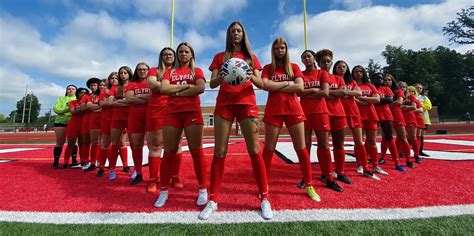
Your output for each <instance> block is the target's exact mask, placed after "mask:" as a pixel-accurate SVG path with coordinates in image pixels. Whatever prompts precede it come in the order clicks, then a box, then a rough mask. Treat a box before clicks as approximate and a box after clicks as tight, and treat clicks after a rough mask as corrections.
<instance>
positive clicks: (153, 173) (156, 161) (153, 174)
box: [148, 156, 161, 180]
mask: <svg viewBox="0 0 474 236" xmlns="http://www.w3.org/2000/svg"><path fill="white" fill-rule="evenodd" d="M148 163H149V165H150V166H149V167H148V171H149V172H150V180H158V171H159V170H160V163H161V158H160V157H152V156H149V157H148Z"/></svg>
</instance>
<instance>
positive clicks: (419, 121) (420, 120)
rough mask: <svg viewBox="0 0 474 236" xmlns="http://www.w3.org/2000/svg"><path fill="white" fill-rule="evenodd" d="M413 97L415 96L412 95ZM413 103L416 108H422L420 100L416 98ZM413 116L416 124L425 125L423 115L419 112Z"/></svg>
mask: <svg viewBox="0 0 474 236" xmlns="http://www.w3.org/2000/svg"><path fill="white" fill-rule="evenodd" d="M414 97H415V98H416V96H414ZM415 103H416V108H417V109H420V108H421V109H423V106H422V105H421V102H420V100H418V99H416V100H415ZM415 117H416V123H417V124H418V126H424V125H425V121H424V120H423V115H422V114H421V113H415ZM423 128H424V127H423Z"/></svg>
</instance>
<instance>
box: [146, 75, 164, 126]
mask: <svg viewBox="0 0 474 236" xmlns="http://www.w3.org/2000/svg"><path fill="white" fill-rule="evenodd" d="M148 76H155V77H157V78H158V71H157V68H156V67H155V68H151V69H150V70H149V71H148ZM168 97H169V96H168V95H167V94H163V93H160V92H156V91H154V90H152V91H151V96H150V98H149V99H148V114H149V117H150V118H157V117H160V116H159V114H160V111H161V110H162V109H163V107H165V106H166V104H167V103H168Z"/></svg>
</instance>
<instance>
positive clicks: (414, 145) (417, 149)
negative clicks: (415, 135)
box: [410, 139, 420, 157]
mask: <svg viewBox="0 0 474 236" xmlns="http://www.w3.org/2000/svg"><path fill="white" fill-rule="evenodd" d="M410 144H411V148H412V149H413V152H414V153H413V156H415V157H417V156H418V154H419V153H420V145H419V143H418V141H417V140H416V139H415V140H412V141H410Z"/></svg>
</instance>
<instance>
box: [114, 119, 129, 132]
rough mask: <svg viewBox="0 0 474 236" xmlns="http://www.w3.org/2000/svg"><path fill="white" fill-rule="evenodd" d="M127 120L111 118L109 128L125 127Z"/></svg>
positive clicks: (122, 128) (123, 128)
mask: <svg viewBox="0 0 474 236" xmlns="http://www.w3.org/2000/svg"><path fill="white" fill-rule="evenodd" d="M127 124H128V123H127V120H112V124H111V128H112V129H121V130H125V129H127V127H128V126H127Z"/></svg>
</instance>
